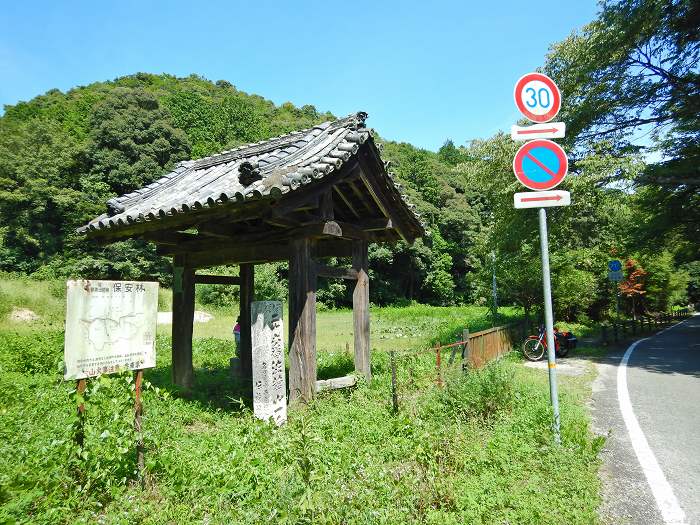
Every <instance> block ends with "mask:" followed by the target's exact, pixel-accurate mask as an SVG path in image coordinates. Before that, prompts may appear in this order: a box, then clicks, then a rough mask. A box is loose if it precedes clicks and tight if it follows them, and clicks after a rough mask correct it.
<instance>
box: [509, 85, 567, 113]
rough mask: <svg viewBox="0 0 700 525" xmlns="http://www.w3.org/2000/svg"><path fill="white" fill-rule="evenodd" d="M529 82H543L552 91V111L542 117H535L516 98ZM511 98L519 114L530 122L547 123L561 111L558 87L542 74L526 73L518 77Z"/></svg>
mask: <svg viewBox="0 0 700 525" xmlns="http://www.w3.org/2000/svg"><path fill="white" fill-rule="evenodd" d="M531 80H539V81H540V82H544V83H545V84H547V86H548V87H549V88H550V89H551V90H552V94H553V95H554V100H553V104H552V109H551V110H550V111H548V112H547V113H545V114H544V115H535V114H534V113H532V112H530V111H529V110H528V109H527V108H526V107H525V104H523V102H522V100H521V99H520V97H519V96H518V94H519V93H520V91H521V90H522V89H523V87H525V84H527V83H528V82H530V81H531ZM513 98H514V99H515V105H516V106H518V110H520V113H522V114H523V115H525V117H526V118H527V119H528V120H531V121H532V122H537V123H544V122H549V121H550V120H552V119H553V118H554V117H556V116H557V115H558V114H559V110H560V109H561V92H560V91H559V87H558V86H557V85H556V84H555V83H554V80H552V79H551V78H549V77H548V76H547V75H545V74H544V73H527V74H526V75H523V76H522V77H520V78H519V79H518V81H517V82H516V83H515V89H514V90H513Z"/></svg>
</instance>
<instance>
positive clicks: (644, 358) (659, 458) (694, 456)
mask: <svg viewBox="0 0 700 525" xmlns="http://www.w3.org/2000/svg"><path fill="white" fill-rule="evenodd" d="M624 350H626V349H623V350H622V351H620V352H618V353H613V354H611V355H609V356H608V357H607V358H606V359H605V360H604V361H603V362H601V363H599V365H598V368H599V372H600V373H599V376H598V378H597V379H596V381H595V383H594V385H593V390H594V392H593V419H594V427H595V429H596V431H598V432H599V433H604V434H608V433H609V438H608V441H607V444H606V448H605V450H604V452H603V463H604V464H603V468H602V477H603V487H604V488H603V496H604V502H603V505H602V507H601V515H602V517H603V520H604V521H605V522H608V523H631V524H637V523H639V524H645V525H646V524H655V523H671V522H674V521H672V520H669V519H668V516H669V513H668V509H667V513H666V518H667V519H666V520H664V515H663V514H662V512H661V511H660V510H659V506H658V504H657V500H656V498H655V495H654V492H653V491H652V489H651V488H650V484H649V482H648V480H647V476H646V475H645V472H644V470H643V469H642V467H641V466H640V461H639V459H638V457H637V454H636V453H635V450H634V447H635V446H637V447H639V443H640V442H639V435H637V437H636V438H635V437H630V432H629V430H628V428H627V425H626V424H625V421H624V419H623V414H622V410H621V408H620V399H619V395H618V379H619V378H618V372H619V368H620V361H621V359H622V357H623V355H624V353H625V352H624ZM626 376H627V392H628V393H629V401H630V404H631V409H632V411H633V413H634V417H635V418H636V421H637V422H638V424H639V429H640V430H641V433H642V434H643V437H644V438H645V439H646V442H647V443H648V446H649V449H651V452H652V456H654V457H655V459H656V463H657V464H658V467H660V470H661V472H662V473H663V477H665V479H666V481H667V482H668V486H670V490H671V491H672V494H673V495H674V496H675V499H676V500H677V503H678V505H679V506H680V508H681V509H682V511H683V512H684V514H685V521H684V522H685V523H689V524H697V525H700V315H696V316H694V317H691V318H689V319H687V320H686V321H684V322H683V323H682V324H679V325H676V326H674V327H672V328H671V329H669V330H667V331H664V332H662V333H659V334H658V335H655V336H651V337H649V338H648V339H647V340H645V341H642V342H640V343H639V344H638V345H637V346H636V347H635V348H634V350H633V351H632V352H631V353H629V354H628V362H627V365H626ZM628 417H629V413H628ZM632 434H633V435H634V432H633V433H632ZM647 467H648V463H647ZM658 481H659V479H658V478H657V479H656V482H658ZM652 484H654V485H655V491H656V494H657V496H658V494H659V483H655V482H652ZM668 486H667V488H668ZM676 523H677V522H676Z"/></svg>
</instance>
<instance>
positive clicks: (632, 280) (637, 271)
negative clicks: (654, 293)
mask: <svg viewBox="0 0 700 525" xmlns="http://www.w3.org/2000/svg"><path fill="white" fill-rule="evenodd" d="M646 274H647V272H646V271H645V270H644V268H642V265H641V264H639V263H638V262H637V261H635V260H634V259H632V258H628V259H627V260H626V261H625V275H627V278H626V279H624V280H622V281H621V282H620V293H621V294H622V295H624V296H625V297H627V298H628V299H631V300H632V318H633V319H636V318H637V298H638V297H642V296H643V295H644V294H645V293H647V291H646V290H645V289H644V278H645V277H646Z"/></svg>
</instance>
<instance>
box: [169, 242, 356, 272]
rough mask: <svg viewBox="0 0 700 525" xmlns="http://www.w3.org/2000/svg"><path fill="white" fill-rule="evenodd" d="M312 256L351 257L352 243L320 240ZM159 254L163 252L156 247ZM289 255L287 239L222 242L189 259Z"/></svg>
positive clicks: (236, 260) (200, 263) (206, 263)
mask: <svg viewBox="0 0 700 525" xmlns="http://www.w3.org/2000/svg"><path fill="white" fill-rule="evenodd" d="M313 250H314V252H313V255H314V257H318V258H320V259H323V258H325V257H350V256H351V255H352V244H351V243H350V242H349V241H347V240H345V239H342V238H337V237H326V238H323V239H319V240H318V241H317V242H316V245H315V246H314V249H313ZM159 253H161V254H162V253H163V252H161V251H160V250H159ZM290 257H291V248H290V246H289V242H288V241H286V240H285V241H282V242H274V243H264V244H263V243H260V244H252V245H246V246H235V245H230V244H229V245H223V246H220V247H219V249H212V250H202V251H196V252H190V254H189V255H188V260H189V261H190V264H191V265H192V267H193V268H208V267H210V266H220V265H222V264H242V263H265V262H274V261H285V260H288V259H289V258H290Z"/></svg>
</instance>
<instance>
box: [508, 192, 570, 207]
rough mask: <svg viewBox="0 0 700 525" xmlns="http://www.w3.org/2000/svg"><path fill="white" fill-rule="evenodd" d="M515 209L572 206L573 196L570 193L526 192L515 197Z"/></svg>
mask: <svg viewBox="0 0 700 525" xmlns="http://www.w3.org/2000/svg"><path fill="white" fill-rule="evenodd" d="M513 201H514V202H515V207H516V208H518V209H522V208H551V207H552V206H568V205H569V204H571V194H570V193H569V192H568V191H560V190H555V191H524V192H522V193H516V194H515V195H513Z"/></svg>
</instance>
